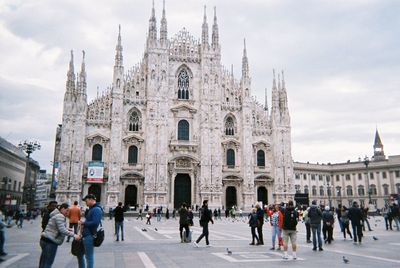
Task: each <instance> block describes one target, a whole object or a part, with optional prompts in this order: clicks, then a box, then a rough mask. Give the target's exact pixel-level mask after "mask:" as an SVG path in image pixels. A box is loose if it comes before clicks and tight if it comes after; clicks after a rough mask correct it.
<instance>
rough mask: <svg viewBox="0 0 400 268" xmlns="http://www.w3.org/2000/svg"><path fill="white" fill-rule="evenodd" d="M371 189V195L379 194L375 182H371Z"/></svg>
mask: <svg viewBox="0 0 400 268" xmlns="http://www.w3.org/2000/svg"><path fill="white" fill-rule="evenodd" d="M369 190H370V192H371V195H377V192H376V185H375V184H371V185H370V186H369Z"/></svg>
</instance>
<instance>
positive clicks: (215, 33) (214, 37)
mask: <svg viewBox="0 0 400 268" xmlns="http://www.w3.org/2000/svg"><path fill="white" fill-rule="evenodd" d="M211 39H212V41H211V46H212V48H217V47H218V43H219V34H218V24H217V8H216V7H214V24H213V27H212V37H211Z"/></svg>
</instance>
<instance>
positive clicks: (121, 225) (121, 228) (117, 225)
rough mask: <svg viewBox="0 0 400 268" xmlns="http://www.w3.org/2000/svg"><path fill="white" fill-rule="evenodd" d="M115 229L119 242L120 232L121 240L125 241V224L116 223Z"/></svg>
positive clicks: (121, 222)
mask: <svg viewBox="0 0 400 268" xmlns="http://www.w3.org/2000/svg"><path fill="white" fill-rule="evenodd" d="M115 228H116V229H117V240H119V230H121V238H122V240H124V222H123V221H116V222H115Z"/></svg>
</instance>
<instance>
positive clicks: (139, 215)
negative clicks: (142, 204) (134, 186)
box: [136, 208, 143, 221]
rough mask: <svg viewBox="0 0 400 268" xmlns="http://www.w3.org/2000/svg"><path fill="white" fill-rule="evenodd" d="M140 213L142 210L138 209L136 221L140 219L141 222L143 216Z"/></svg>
mask: <svg viewBox="0 0 400 268" xmlns="http://www.w3.org/2000/svg"><path fill="white" fill-rule="evenodd" d="M142 212H143V208H139V214H138V216H137V218H136V219H137V220H138V219H139V218H140V220H141V221H142V220H143V216H142Z"/></svg>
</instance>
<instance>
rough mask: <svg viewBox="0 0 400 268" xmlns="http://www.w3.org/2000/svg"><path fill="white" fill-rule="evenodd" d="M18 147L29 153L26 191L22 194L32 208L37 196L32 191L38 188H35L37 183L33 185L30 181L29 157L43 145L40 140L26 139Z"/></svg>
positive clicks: (25, 182)
mask: <svg viewBox="0 0 400 268" xmlns="http://www.w3.org/2000/svg"><path fill="white" fill-rule="evenodd" d="M18 148H20V149H21V150H23V151H24V152H25V153H26V154H27V157H26V166H25V180H24V192H23V194H22V202H23V203H26V204H27V205H28V209H31V208H32V205H33V201H34V198H35V195H34V194H33V193H32V192H33V191H34V190H36V188H35V187H36V185H33V184H32V183H31V182H30V168H29V157H30V155H31V154H32V153H33V152H34V151H36V150H40V148H41V145H40V143H39V142H38V141H28V140H25V141H23V142H20V143H19V144H18ZM28 198H29V200H28Z"/></svg>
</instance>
